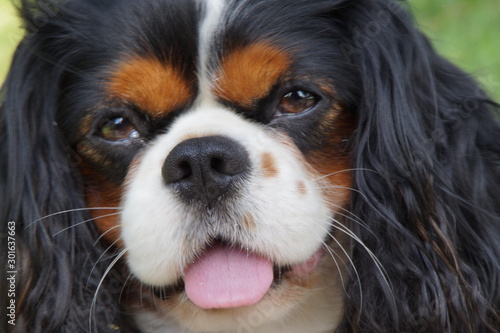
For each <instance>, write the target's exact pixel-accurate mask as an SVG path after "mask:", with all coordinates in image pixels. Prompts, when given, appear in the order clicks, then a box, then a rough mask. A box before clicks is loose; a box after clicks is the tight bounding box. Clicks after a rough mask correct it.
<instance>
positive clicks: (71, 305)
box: [0, 7, 121, 332]
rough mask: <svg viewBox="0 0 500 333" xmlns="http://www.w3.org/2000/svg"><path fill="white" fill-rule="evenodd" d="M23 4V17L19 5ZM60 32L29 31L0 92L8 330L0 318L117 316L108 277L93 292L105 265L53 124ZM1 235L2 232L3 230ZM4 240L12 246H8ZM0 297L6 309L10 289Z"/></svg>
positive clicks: (69, 323) (60, 70) (63, 327)
mask: <svg viewBox="0 0 500 333" xmlns="http://www.w3.org/2000/svg"><path fill="white" fill-rule="evenodd" d="M23 11H24V12H25V17H26V16H28V8H26V7H25V8H24V9H23ZM52 19H53V20H54V21H55V20H56V18H55V17H54V18H52ZM35 23H36V22H34V21H30V20H28V21H27V22H26V24H27V25H28V26H30V25H31V26H34V24H35ZM62 35H63V32H62V31H61V29H60V27H58V26H57V25H55V24H54V25H53V24H52V23H51V21H47V22H45V23H44V25H43V26H41V27H39V30H37V31H32V32H31V33H29V34H28V35H27V36H26V38H25V39H24V40H23V42H22V43H21V44H20V46H19V47H18V49H17V51H16V53H15V56H14V59H13V63H12V67H11V69H10V72H9V74H8V78H7V80H6V82H5V84H4V85H3V87H2V92H1V98H2V101H1V102H2V105H1V109H0V188H1V191H0V222H1V228H2V229H1V233H2V239H1V247H2V248H3V249H4V250H5V249H7V248H9V249H11V250H12V252H13V254H12V256H11V257H12V258H14V260H13V261H10V262H9V265H10V264H13V265H14V266H15V267H10V268H9V269H7V271H17V275H16V283H17V285H16V288H17V289H16V296H17V299H15V300H16V309H17V314H16V316H17V318H16V326H15V329H14V326H10V325H9V327H11V328H13V329H14V331H15V332H28V331H29V332H63V331H64V332H86V331H90V330H91V329H90V328H89V318H92V321H93V322H94V323H96V322H97V323H100V324H102V323H107V324H111V323H117V322H119V320H118V319H117V318H118V317H119V316H118V315H117V314H118V313H119V309H118V306H117V304H118V302H117V301H116V298H117V296H116V295H117V294H118V293H120V291H121V287H119V286H117V285H115V286H114V291H110V290H111V289H112V288H110V287H109V284H110V282H109V281H110V280H111V281H112V280H113V279H112V278H108V279H107V280H105V281H104V282H103V285H102V287H101V289H100V291H99V294H97V288H98V285H99V283H100V279H101V278H103V276H104V271H105V269H106V266H107V264H109V263H105V264H99V263H98V261H99V256H100V255H101V254H102V252H103V247H102V246H101V245H100V244H99V243H98V242H97V240H98V237H99V236H98V234H97V232H96V231H95V228H94V227H93V224H92V223H91V222H86V223H85V221H90V220H89V218H90V217H89V215H88V213H87V212H84V211H82V210H81V209H82V208H84V207H85V202H84V200H83V199H82V198H83V194H82V189H81V185H80V180H79V175H78V166H77V165H75V163H74V161H71V149H70V147H68V146H67V145H66V144H65V140H64V137H63V135H62V134H61V132H60V130H59V128H58V125H57V123H56V112H57V110H58V101H59V100H60V98H61V91H60V89H59V87H60V84H61V80H62V78H63V75H64V73H65V71H66V70H67V68H68V64H66V63H64V61H62V60H61V59H64V56H65V53H67V52H69V51H68V49H65V48H64V45H63V43H61V40H57V36H62ZM68 210H73V211H71V212H67V211H68ZM9 231H10V233H9ZM8 234H9V235H11V236H12V237H11V238H7V237H4V236H3V235H8ZM14 241H15V244H16V248H15V249H14V248H12V247H11V246H10V245H11V244H13V242H14ZM9 242H10V243H9ZM8 245H9V247H8ZM4 250H2V251H4ZM14 252H15V253H14ZM2 257H5V256H3V255H2ZM2 267H5V266H2ZM3 269H4V268H3ZM2 285H5V284H4V283H3V282H2ZM113 293H114V294H113ZM2 295H3V296H2V298H3V300H4V301H6V302H7V303H6V304H3V305H2V308H3V309H6V308H7V306H8V305H9V304H10V301H11V300H12V301H14V296H13V294H11V296H12V297H11V298H10V299H6V298H5V297H4V296H5V295H7V292H2ZM94 295H98V296H96V300H97V303H96V306H95V307H94V310H95V311H94V313H93V314H91V313H90V309H91V303H92V300H93V297H94ZM9 297H10V296H9ZM103 298H105V300H104V301H102V299H103ZM118 325H121V323H118ZM108 330H109V331H113V329H112V327H111V326H109V327H99V332H101V331H103V332H107V331H108Z"/></svg>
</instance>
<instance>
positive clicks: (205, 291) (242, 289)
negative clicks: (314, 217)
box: [154, 242, 324, 309]
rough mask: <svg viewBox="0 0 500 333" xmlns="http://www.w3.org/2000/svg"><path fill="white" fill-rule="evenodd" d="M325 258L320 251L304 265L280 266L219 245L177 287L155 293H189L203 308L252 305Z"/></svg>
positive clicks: (205, 254)
mask: <svg viewBox="0 0 500 333" xmlns="http://www.w3.org/2000/svg"><path fill="white" fill-rule="evenodd" d="M323 255H324V251H323V250H322V249H320V250H318V251H316V252H315V253H314V254H313V255H312V256H311V257H310V258H309V259H308V260H306V261H305V262H302V263H299V264H295V265H285V266H279V265H276V264H273V263H272V262H271V261H270V260H269V259H267V258H265V257H264V256H261V255H259V254H256V253H253V252H251V251H248V250H243V249H241V248H238V247H234V246H229V245H227V244H225V243H221V242H218V243H216V244H214V245H212V246H210V247H209V248H207V249H206V250H205V252H204V253H203V254H201V256H199V257H197V259H196V260H195V261H194V262H193V263H192V264H191V265H190V266H189V267H188V268H187V269H186V270H185V271H184V274H183V278H182V279H181V280H180V281H179V282H178V283H177V284H175V285H174V286H171V287H156V288H154V292H155V295H156V296H157V297H160V298H162V299H168V298H169V295H172V294H174V293H180V292H186V294H187V296H188V298H189V299H190V300H191V301H192V302H193V303H194V304H195V305H197V306H198V307H200V308H203V309H229V308H236V307H242V306H250V305H253V304H256V303H258V302H259V301H260V300H261V299H263V298H264V297H265V295H266V294H267V293H268V292H269V290H270V289H272V288H273V287H275V286H277V285H279V284H280V283H281V282H282V281H283V279H284V278H288V277H297V278H300V277H303V276H306V275H308V274H309V273H310V272H311V271H313V270H314V269H315V268H316V267H317V265H318V263H319V261H320V259H321V257H322V256H323Z"/></svg>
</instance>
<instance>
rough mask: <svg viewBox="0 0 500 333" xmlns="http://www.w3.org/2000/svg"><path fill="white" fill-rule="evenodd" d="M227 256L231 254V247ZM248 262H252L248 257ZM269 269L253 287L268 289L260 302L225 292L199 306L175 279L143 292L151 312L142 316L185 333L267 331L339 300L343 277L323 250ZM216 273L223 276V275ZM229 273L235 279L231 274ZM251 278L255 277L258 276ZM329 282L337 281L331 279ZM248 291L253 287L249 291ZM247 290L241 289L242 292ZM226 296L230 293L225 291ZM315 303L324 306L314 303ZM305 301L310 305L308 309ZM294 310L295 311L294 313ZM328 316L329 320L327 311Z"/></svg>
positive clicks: (184, 284) (183, 281)
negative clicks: (152, 307)
mask: <svg viewBox="0 0 500 333" xmlns="http://www.w3.org/2000/svg"><path fill="white" fill-rule="evenodd" d="M223 246H225V245H223V244H217V245H215V246H214V247H217V248H219V250H220V248H221V247H223ZM230 251H237V250H236V249H234V248H231V249H230ZM250 256H251V255H250ZM200 260H202V259H200ZM250 260H252V258H251V257H250ZM271 265H272V271H271V274H272V276H271V277H270V280H271V281H260V282H258V284H265V283H267V282H269V287H268V288H267V290H265V292H263V295H262V296H261V297H255V295H253V294H252V293H251V295H248V294H245V295H234V294H233V295H228V293H226V294H224V290H222V291H221V290H219V291H218V292H219V293H220V294H219V295H217V294H214V295H211V296H212V297H213V299H211V300H206V299H203V298H202V300H201V301H200V299H199V298H197V297H198V296H199V295H197V294H196V292H193V291H190V290H189V284H191V283H194V282H192V281H189V280H188V279H189V277H186V276H183V277H181V278H180V279H179V282H177V283H176V284H173V285H169V286H160V287H150V288H146V289H147V292H148V294H149V300H148V302H149V303H151V305H152V306H154V307H155V310H156V311H155V312H156V315H155V318H154V319H152V318H151V317H149V316H148V318H147V321H149V322H150V323H151V322H157V323H158V324H159V325H161V322H170V323H171V322H172V318H175V321H176V322H177V325H178V327H179V328H182V329H187V330H188V331H189V332H221V331H237V332H239V331H245V329H246V330H248V329H250V328H256V327H259V329H262V327H270V328H269V329H270V330H271V331H272V327H273V325H283V322H284V321H286V320H288V319H287V318H290V319H291V320H293V318H294V317H295V316H296V315H298V316H301V315H306V316H307V311H308V310H309V311H311V312H313V313H314V315H318V314H319V315H321V314H320V313H321V309H318V308H321V307H324V308H326V309H328V306H331V304H329V303H330V302H332V300H335V299H337V300H338V299H340V298H339V294H340V293H341V290H342V287H341V285H342V283H341V279H340V276H341V275H342V274H345V272H340V271H339V267H338V266H337V265H336V262H335V260H334V259H333V258H332V254H331V253H329V251H326V250H324V249H323V248H321V249H319V250H318V251H316V252H315V253H314V254H313V255H312V256H311V257H310V258H309V259H308V260H306V261H304V262H302V263H299V264H295V265H284V266H280V265H277V264H272V263H271ZM261 269H262V268H261ZM264 270H266V269H264ZM254 273H255V272H254ZM193 274H195V273H193ZM221 274H228V272H222V273H221ZM231 274H234V275H237V274H236V273H234V272H233V273H231ZM249 274H250V275H251V274H252V273H251V272H250V273H249ZM255 274H256V275H258V272H257V273H255ZM185 275H189V273H187V274H185ZM261 275H262V274H261ZM264 275H265V273H264ZM332 277H337V278H333V279H332ZM226 278H227V276H226V277H224V276H221V277H220V279H221V282H222V283H224V282H225V281H224V279H226ZM259 278H262V279H263V280H266V277H262V276H260V277H259ZM186 280H187V281H186ZM333 281H334V282H333ZM197 282H198V281H197ZM199 283H204V282H199ZM206 283H210V282H206ZM244 283H245V282H244ZM248 283H252V282H248ZM207 288H208V289H210V288H211V287H210V286H208V287H207ZM252 288H259V287H257V286H252ZM252 288H246V291H248V289H252ZM186 289H187V290H186ZM232 291H234V290H231V291H230V292H232ZM143 292H145V291H143ZM207 293H209V292H208V291H207ZM257 293H258V291H257ZM193 295H194V296H193ZM335 296H337V297H335ZM143 297H144V295H143ZM192 298H194V300H193V299H192ZM321 299H323V300H324V301H323V302H321V301H319V302H318V300H321ZM312 300H314V301H313V302H312ZM308 301H311V304H310V306H309V305H308ZM327 304H328V306H327ZM335 306H339V305H335ZM299 309H300V311H299ZM330 309H331V308H330ZM294 310H297V314H295V313H294ZM300 312H301V313H300ZM339 313H340V311H339ZM329 315H330V316H331V312H330V314H329ZM334 320H335V317H334V316H333V317H331V321H334ZM332 324H333V323H332ZM145 325H148V324H145ZM266 332H267V331H266Z"/></svg>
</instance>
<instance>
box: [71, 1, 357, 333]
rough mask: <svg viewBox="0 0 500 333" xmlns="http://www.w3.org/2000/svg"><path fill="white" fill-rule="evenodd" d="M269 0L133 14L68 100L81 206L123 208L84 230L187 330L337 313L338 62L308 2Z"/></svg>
mask: <svg viewBox="0 0 500 333" xmlns="http://www.w3.org/2000/svg"><path fill="white" fill-rule="evenodd" d="M265 5H266V6H265V7H262V4H260V5H259V4H253V3H252V2H241V3H240V2H234V3H233V2H229V3H224V1H207V2H200V3H191V2H190V1H186V2H184V1H183V2H176V1H164V2H163V4H161V5H159V4H153V3H151V2H149V1H146V2H140V3H137V4H132V5H131V7H132V8H130V9H129V10H130V13H131V14H130V15H132V13H135V14H136V15H137V16H136V17H134V19H133V20H132V21H131V22H130V21H122V20H119V18H117V17H114V20H117V21H116V22H108V24H109V25H107V26H106V30H105V31H106V33H107V34H109V35H111V36H118V37H117V38H118V39H119V41H114V43H117V44H120V45H122V46H121V49H119V50H116V52H113V53H112V56H111V57H110V58H108V59H106V60H105V61H104V63H105V65H103V66H101V67H100V68H98V70H96V71H95V73H93V74H91V75H90V77H86V81H84V82H81V80H79V82H78V84H75V85H76V86H78V90H79V92H80V93H82V91H85V93H86V94H88V96H87V98H86V99H80V100H78V103H79V104H78V105H74V104H73V105H69V106H68V109H71V110H72V111H71V112H73V113H74V112H77V113H78V115H77V117H75V118H76V119H78V122H75V123H74V124H71V127H70V129H69V130H68V132H72V133H75V132H76V133H78V134H77V136H75V138H74V146H75V147H76V150H77V152H78V154H79V155H80V156H81V158H82V159H83V163H82V164H81V166H80V168H81V172H82V174H83V177H84V182H85V184H86V192H85V194H86V200H87V202H88V204H89V206H90V207H94V208H100V207H115V206H120V207H121V210H120V214H119V215H113V214H109V215H110V216H105V217H102V215H108V214H104V213H103V211H102V210H96V211H95V212H96V213H95V214H94V217H95V218H96V219H95V223H96V224H97V226H98V228H99V229H100V231H101V232H102V234H103V235H104V238H106V239H107V240H108V241H109V242H110V243H112V244H115V245H117V246H118V247H119V248H120V249H121V250H122V251H123V252H122V254H123V259H124V260H126V262H127V264H128V267H129V268H130V271H131V272H132V274H133V276H134V278H136V279H138V280H139V281H140V282H141V283H143V284H144V285H147V286H152V287H154V288H155V290H156V293H152V295H151V297H152V298H155V300H154V303H155V304H156V305H157V307H156V309H155V311H157V312H158V313H159V315H158V317H161V316H164V320H165V321H167V318H168V317H171V316H174V318H175V320H176V321H178V323H179V324H180V326H181V327H186V328H189V329H192V330H193V331H200V330H202V329H208V330H210V331H216V330H222V329H235V328H236V327H237V325H238V324H239V323H238V321H237V320H236V319H235V318H238V317H239V318H247V317H248V316H251V315H252V313H253V312H255V311H262V309H266V310H265V311H266V317H267V318H266V320H264V321H271V320H272V321H278V322H279V321H280V320H283V319H284V318H285V317H286V315H290V314H291V313H292V312H293V311H295V312H296V313H300V307H303V306H304V304H306V303H307V302H308V300H309V299H311V297H315V302H316V303H318V302H317V301H318V298H319V299H321V296H320V295H328V299H330V301H328V304H326V303H323V304H321V305H320V307H321V306H323V307H325V308H327V309H328V308H331V307H338V308H339V311H338V315H340V314H341V311H340V309H341V308H342V306H341V304H342V298H341V295H340V293H339V291H340V290H341V288H342V287H341V283H340V274H341V272H340V271H341V270H342V267H343V266H344V265H345V262H346V258H345V256H346V251H347V250H346V249H347V248H348V247H347V244H346V243H345V238H346V237H343V236H342V235H343V234H345V233H347V231H346V230H345V226H343V225H342V224H341V223H340V222H339V220H340V219H338V217H339V216H342V215H346V213H345V209H346V207H347V204H348V202H349V196H350V192H349V188H350V186H351V174H350V171H349V167H350V155H349V138H350V136H351V134H352V130H353V126H354V124H353V122H354V119H353V116H352V115H351V114H350V113H349V110H346V109H345V108H344V103H345V100H344V98H345V96H342V95H341V91H342V90H343V89H346V87H345V85H346V84H349V82H343V81H341V80H337V77H338V76H339V75H345V74H343V73H342V71H343V70H345V68H342V67H341V66H340V65H339V66H335V63H336V62H337V63H342V62H343V63H345V60H342V55H341V52H340V49H338V47H337V46H335V45H334V44H333V43H331V42H330V41H329V40H328V39H327V38H325V36H323V35H322V31H323V30H324V29H325V27H327V22H326V21H324V20H322V19H321V17H319V14H321V13H316V12H314V8H309V9H308V7H304V6H303V4H302V5H297V4H294V5H287V6H285V7H283V5H282V4H281V3H279V2H273V1H269V2H265ZM155 6H159V7H158V8H157V7H155ZM288 6H291V7H297V8H286V7H288ZM268 7H269V8H268ZM301 9H302V10H305V9H308V10H311V13H306V12H301ZM122 10H123V8H122ZM271 12H272V15H271ZM302 15H310V17H308V20H309V21H308V22H307V24H302V23H301V19H302ZM314 15H318V17H314ZM142 16H144V17H148V19H147V20H146V19H144V20H140V17H142ZM111 17H113V16H111ZM125 17H126V18H128V17H127V15H125ZM283 19H286V22H283ZM256 20H258V24H256ZM253 26H254V27H253ZM119 31H126V32H127V33H119ZM114 51H115V50H114ZM96 82H97V83H96ZM89 97H90V98H89ZM71 100H74V99H71ZM82 100H83V102H82ZM87 101H88V102H87ZM96 101H98V102H96ZM86 102H87V103H86ZM110 213H112V211H110ZM337 213H338V215H337ZM344 274H345V273H344ZM146 289H147V288H146ZM332 295H334V296H336V297H332ZM325 299H326V297H325ZM319 303H321V302H319ZM330 303H331V304H330ZM318 305H319V304H318ZM259 309H260V310H259ZM302 311H306V310H302ZM306 312H307V311H306ZM318 312H321V311H315V314H314V315H313V319H314V318H317V317H316V316H318V314H317V313H318ZM193 313H196V314H197V315H196V316H193ZM328 317H329V319H328V320H327V323H326V324H325V323H324V322H323V323H321V324H319V325H324V327H325V329H326V328H329V326H330V325H332V327H333V325H334V321H335V320H336V319H335V318H336V317H335V316H333V317H332V316H331V313H328Z"/></svg>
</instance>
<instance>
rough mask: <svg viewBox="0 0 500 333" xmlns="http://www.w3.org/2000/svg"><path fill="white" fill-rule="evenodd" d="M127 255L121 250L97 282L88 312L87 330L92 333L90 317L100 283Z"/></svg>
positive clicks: (125, 251) (93, 309)
mask: <svg viewBox="0 0 500 333" xmlns="http://www.w3.org/2000/svg"><path fill="white" fill-rule="evenodd" d="M125 253H127V250H126V249H125V250H123V251H122V252H121V253H120V254H119V255H118V256H117V257H116V258H115V259H114V260H113V261H112V262H111V264H110V265H109V266H108V268H107V269H106V271H105V272H104V275H103V276H102V278H101V280H100V281H99V284H98V285H97V289H96V291H95V293H94V297H93V298H92V303H91V304H90V312H89V330H90V332H92V317H93V316H94V313H95V306H96V304H97V294H98V293H99V290H100V289H101V286H102V283H103V281H104V279H105V278H106V277H107V276H108V274H109V272H110V271H111V269H112V268H113V267H114V266H115V265H116V263H117V262H118V261H119V260H120V259H121V258H122V257H123V256H124V255H125Z"/></svg>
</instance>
